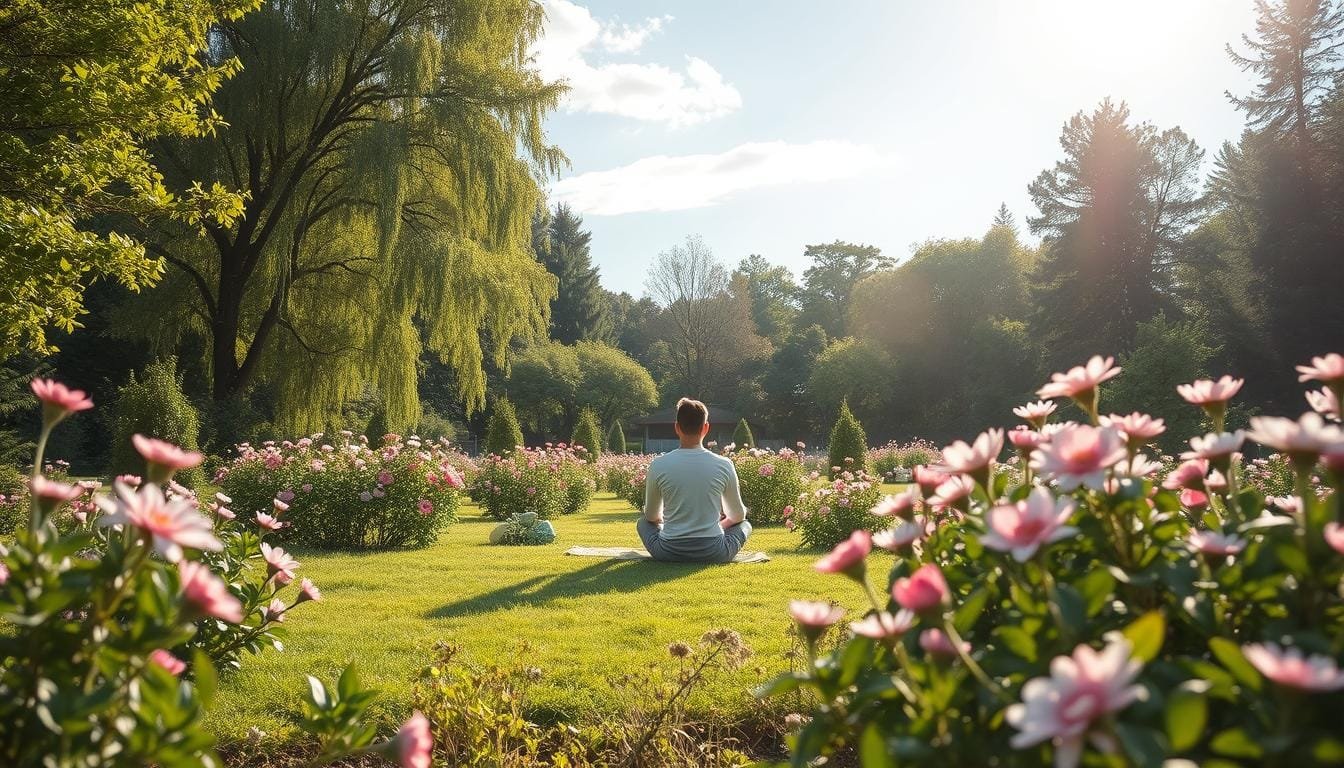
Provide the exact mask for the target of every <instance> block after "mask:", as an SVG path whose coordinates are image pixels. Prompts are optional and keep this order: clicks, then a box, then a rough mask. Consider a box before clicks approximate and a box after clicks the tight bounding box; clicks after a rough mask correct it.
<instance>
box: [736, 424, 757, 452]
mask: <svg viewBox="0 0 1344 768" xmlns="http://www.w3.org/2000/svg"><path fill="white" fill-rule="evenodd" d="M733 445H736V446H737V447H738V448H755V447H756V436H755V435H753V434H751V425H749V424H747V420H746V419H738V422H737V429H734V430H733Z"/></svg>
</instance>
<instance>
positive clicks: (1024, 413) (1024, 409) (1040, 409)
mask: <svg viewBox="0 0 1344 768" xmlns="http://www.w3.org/2000/svg"><path fill="white" fill-rule="evenodd" d="M1058 407H1059V406H1057V405H1055V404H1054V403H1053V402H1050V401H1049V400H1037V401H1036V402H1034V403H1027V404H1026V405H1019V406H1018V407H1016V408H1014V409H1013V414H1014V415H1015V416H1017V417H1018V418H1020V419H1022V420H1024V421H1026V422H1027V423H1029V424H1031V425H1032V426H1033V427H1035V428H1037V429H1040V428H1041V427H1042V426H1044V425H1045V422H1046V421H1047V420H1048V419H1049V418H1050V414H1052V413H1054V412H1055V409H1056V408H1058Z"/></svg>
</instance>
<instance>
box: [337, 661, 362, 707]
mask: <svg viewBox="0 0 1344 768" xmlns="http://www.w3.org/2000/svg"><path fill="white" fill-rule="evenodd" d="M359 690H360V686H359V673H358V672H356V671H355V665H354V664H353V663H351V664H347V665H346V667H345V669H343V670H341V677H340V679H339V680H337V681H336V693H337V695H339V696H340V697H341V698H342V699H348V698H350V697H352V696H354V695H355V694H356V693H359Z"/></svg>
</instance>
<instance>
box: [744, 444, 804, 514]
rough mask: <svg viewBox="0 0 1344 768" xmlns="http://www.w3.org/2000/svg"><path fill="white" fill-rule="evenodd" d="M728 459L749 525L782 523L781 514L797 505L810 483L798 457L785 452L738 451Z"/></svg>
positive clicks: (783, 450)
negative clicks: (745, 509)
mask: <svg viewBox="0 0 1344 768" xmlns="http://www.w3.org/2000/svg"><path fill="white" fill-rule="evenodd" d="M731 458H732V460H733V464H734V465H736V466H737V479H738V485H739V486H740V488H741V491H742V503H743V504H745V505H746V507H747V511H748V513H749V514H750V516H751V522H752V524H753V525H778V524H780V523H783V522H784V520H785V518H784V510H786V509H788V508H789V507H790V506H791V505H793V504H794V503H796V502H797V501H798V494H800V493H802V492H803V490H804V489H805V488H806V487H807V485H808V484H809V482H810V480H809V477H808V472H807V470H805V469H804V468H803V463H802V461H800V460H799V457H798V454H797V453H795V452H794V451H792V450H790V449H788V448H784V449H781V450H780V451H779V452H778V453H775V452H773V451H765V450H760V449H755V448H753V449H750V450H739V451H737V452H735V453H733V454H732V455H731Z"/></svg>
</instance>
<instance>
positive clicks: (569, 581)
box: [425, 558, 725, 619]
mask: <svg viewBox="0 0 1344 768" xmlns="http://www.w3.org/2000/svg"><path fill="white" fill-rule="evenodd" d="M576 559H577V558H576ZM721 567H725V566H716V565H705V564H700V563H660V562H656V561H653V560H600V561H598V562H595V563H593V564H592V565H587V566H584V567H582V568H579V569H578V570H575V571H567V572H565V573H550V574H543V575H541V576H533V577H532V578H530V579H524V580H523V581H520V582H518V583H517V584H511V585H509V586H507V587H500V588H499V589H495V590H492V591H490V592H487V593H485V594H483V595H476V596H475V597H469V598H467V599H465V600H458V601H456V602H452V603H448V604H446V605H442V606H439V607H438V608H435V609H434V610H432V611H429V612H427V613H426V614H425V617H426V618H431V619H446V618H453V617H457V616H469V615H472V614H478V613H488V612H490V611H497V610H501V609H506V608H514V607H528V608H536V607H540V606H544V605H546V604H548V603H550V602H551V601H552V600H558V599H563V598H567V597H583V596H585V595H601V594H608V593H611V592H634V591H635V590H638V589H643V588H644V587H647V586H649V585H650V584H658V583H663V582H667V581H671V580H673V579H679V578H682V577H684V576H688V575H690V574H692V573H694V572H696V571H700V570H703V569H705V568H721Z"/></svg>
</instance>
